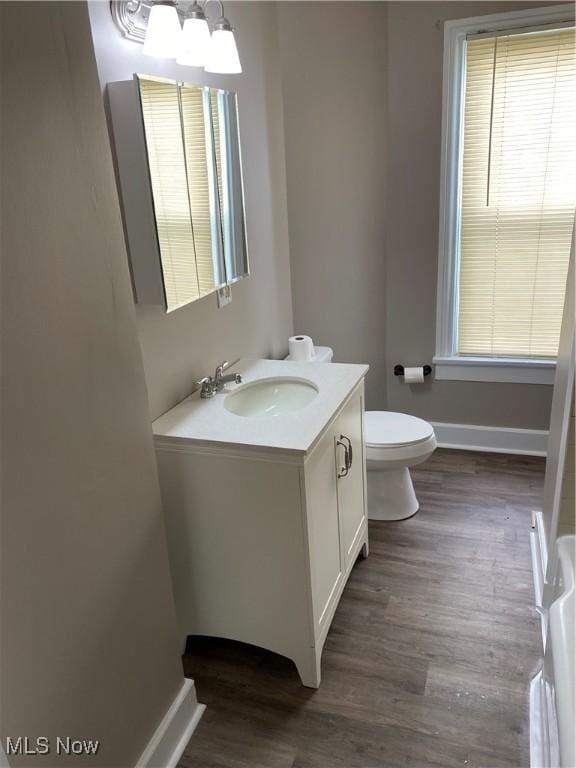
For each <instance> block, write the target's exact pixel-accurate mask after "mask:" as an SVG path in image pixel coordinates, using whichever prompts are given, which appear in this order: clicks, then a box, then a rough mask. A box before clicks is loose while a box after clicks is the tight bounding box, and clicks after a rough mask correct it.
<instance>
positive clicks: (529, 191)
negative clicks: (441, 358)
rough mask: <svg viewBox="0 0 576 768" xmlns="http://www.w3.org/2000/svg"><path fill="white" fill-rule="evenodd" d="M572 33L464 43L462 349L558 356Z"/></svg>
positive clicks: (571, 170)
mask: <svg viewBox="0 0 576 768" xmlns="http://www.w3.org/2000/svg"><path fill="white" fill-rule="evenodd" d="M574 55H575V45H574V30H573V29H561V30H554V31H546V32H533V33H523V34H510V35H501V36H495V37H479V38H477V39H472V40H469V41H468V43H467V47H466V85H465V103H464V135H463V154H462V166H461V205H460V235H459V241H460V249H459V270H458V275H459V277H458V280H459V283H458V301H457V351H458V353H459V354H461V355H486V356H491V357H497V356H505V357H555V356H556V354H557V349H558V338H559V334H560V324H561V319H562V309H563V303H564V291H565V285H566V274H567V269H568V259H569V253H570V242H571V236H572V228H573V223H574V206H575V202H576V75H575V59H574Z"/></svg>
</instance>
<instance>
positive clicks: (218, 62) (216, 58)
mask: <svg viewBox="0 0 576 768" xmlns="http://www.w3.org/2000/svg"><path fill="white" fill-rule="evenodd" d="M204 69H205V70H206V72H215V73H219V74H222V75H238V74H240V72H242V66H241V65H240V57H239V56H238V48H237V47H236V40H235V39H234V33H233V32H232V30H230V29H215V30H214V32H212V36H211V38H210V47H209V48H208V58H207V61H206V66H205V67H204Z"/></svg>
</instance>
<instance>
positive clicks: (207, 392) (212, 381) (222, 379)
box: [196, 360, 242, 400]
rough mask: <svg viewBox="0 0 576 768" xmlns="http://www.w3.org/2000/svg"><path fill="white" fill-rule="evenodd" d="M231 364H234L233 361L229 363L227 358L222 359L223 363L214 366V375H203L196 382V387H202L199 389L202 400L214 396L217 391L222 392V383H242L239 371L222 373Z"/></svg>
mask: <svg viewBox="0 0 576 768" xmlns="http://www.w3.org/2000/svg"><path fill="white" fill-rule="evenodd" d="M234 362H235V363H237V362H238V361H237V360H235V361H234ZM231 365H234V363H229V362H228V361H227V360H224V362H223V363H220V365H218V366H216V370H215V371H214V376H204V378H203V379H200V381H197V382H196V386H197V387H200V386H201V387H202V389H201V390H200V397H201V398H202V399H203V400H207V399H208V398H210V397H214V395H215V394H216V393H217V392H222V390H223V389H224V384H228V382H234V384H241V383H242V376H241V375H240V374H239V373H229V374H226V375H224V371H225V370H227V369H228V368H230V366H231Z"/></svg>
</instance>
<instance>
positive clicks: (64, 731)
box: [0, 2, 183, 768]
mask: <svg viewBox="0 0 576 768" xmlns="http://www.w3.org/2000/svg"><path fill="white" fill-rule="evenodd" d="M0 14H1V25H2V89H3V93H2V107H3V112H2V117H3V125H2V177H3V178H2V184H3V190H4V196H3V200H2V224H3V231H2V287H3V292H2V339H3V346H2V406H3V412H2V420H3V423H2V518H1V524H2V528H1V537H0V540H1V556H2V557H1V565H2V571H1V587H2V589H1V597H0V605H1V622H0V623H1V649H2V653H1V654H0V686H1V690H0V694H1V695H0V700H1V701H2V704H3V710H2V713H1V726H2V735H3V736H4V735H7V734H9V735H13V736H18V735H23V736H24V735H28V736H30V737H35V736H38V735H42V736H51V737H55V736H56V735H61V736H66V735H70V736H74V737H82V738H94V739H100V741H101V744H102V746H101V750H100V752H99V753H98V755H97V756H96V757H95V758H92V759H91V760H90V765H94V766H109V767H110V768H112V767H114V768H119V767H120V766H130V765H134V764H135V761H136V759H137V758H138V756H139V754H140V752H141V750H142V749H143V748H144V747H145V745H146V743H147V741H148V740H149V738H150V737H151V735H152V733H153V731H154V729H155V728H156V726H157V724H158V722H159V720H160V718H161V717H162V716H163V714H164V713H165V711H166V709H167V707H168V706H169V704H170V703H171V701H172V699H173V697H174V696H175V695H176V693H177V691H178V690H179V688H180V686H181V684H182V682H183V675H182V670H181V662H180V658H179V654H180V651H181V648H180V643H179V641H178V639H177V635H176V620H175V615H174V608H173V603H172V594H171V585H170V578H169V571H168V561H167V553H166V545H165V536H164V530H163V521H162V512H161V507H160V498H159V490H158V483H157V476H156V462H155V458H154V451H153V446H152V437H151V431H150V425H149V415H148V407H147V400H146V391H145V385H144V375H143V370H142V360H141V356H140V350H139V347H138V337H137V331H136V325H135V318H134V308H133V304H132V296H131V289H130V283H129V276H128V270H127V266H126V256H125V250H124V243H123V235H122V228H121V223H120V215H119V208H118V201H117V197H116V190H115V184H114V178H113V170H112V161H111V157H110V149H109V145H108V137H107V135H106V124H105V119H104V113H103V109H102V101H101V97H100V90H99V84H98V78H97V73H96V65H95V61H94V55H93V50H92V41H91V37H90V26H89V20H88V11H87V7H86V4H85V3H81V2H74V3H71V2H62V3H56V2H51V3H46V2H40V3H1V4H0ZM11 761H12V762H13V764H14V765H16V764H18V765H22V764H24V763H25V764H26V765H27V766H33V765H50V766H56V765H61V764H72V763H73V764H74V765H77V764H78V758H75V759H72V758H70V759H68V760H67V761H66V760H65V759H64V758H57V757H56V756H55V755H51V756H50V757H49V758H47V757H37V758H33V757H28V758H24V759H16V758H11Z"/></svg>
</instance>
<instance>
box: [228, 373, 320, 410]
mask: <svg viewBox="0 0 576 768" xmlns="http://www.w3.org/2000/svg"><path fill="white" fill-rule="evenodd" d="M317 395H318V387H317V386H316V384H313V383H312V382H311V381H308V379H297V378H289V377H284V378H273V379H258V381H252V382H250V383H249V384H244V386H242V387H239V388H238V389H236V390H234V392H231V393H230V394H229V395H227V396H226V397H225V398H224V407H225V408H226V409H227V410H228V411H230V413H235V414H236V415H237V416H280V415H281V414H283V413H292V412H293V411H299V410H300V409H301V408H304V407H305V406H306V405H308V403H311V402H312V400H314V398H315V397H316V396H317Z"/></svg>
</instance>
